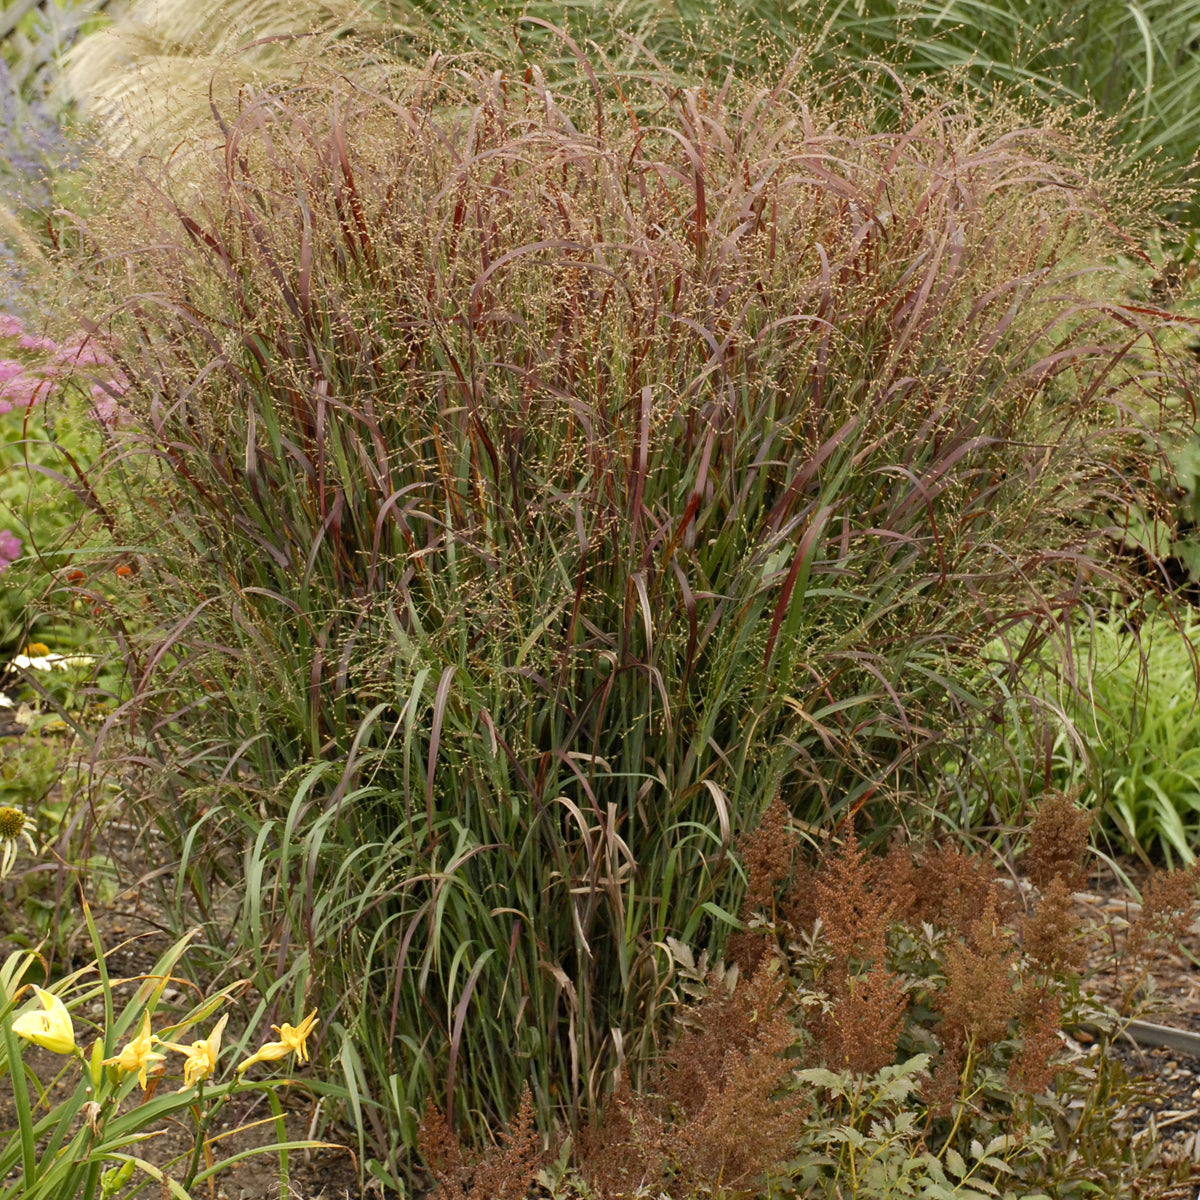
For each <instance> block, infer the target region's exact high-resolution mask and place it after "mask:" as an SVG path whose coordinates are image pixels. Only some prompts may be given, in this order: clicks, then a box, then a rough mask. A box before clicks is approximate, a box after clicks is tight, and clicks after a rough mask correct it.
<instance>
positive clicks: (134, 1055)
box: [104, 1012, 167, 1092]
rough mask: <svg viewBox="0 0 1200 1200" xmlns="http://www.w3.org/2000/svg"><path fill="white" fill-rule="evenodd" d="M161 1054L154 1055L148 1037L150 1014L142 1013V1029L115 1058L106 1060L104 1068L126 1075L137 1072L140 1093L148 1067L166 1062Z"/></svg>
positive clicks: (152, 1043)
mask: <svg viewBox="0 0 1200 1200" xmlns="http://www.w3.org/2000/svg"><path fill="white" fill-rule="evenodd" d="M166 1061H167V1060H166V1057H165V1056H164V1055H162V1054H155V1053H154V1039H153V1037H151V1035H150V1014H149V1013H148V1012H144V1013H142V1028H141V1029H140V1030H139V1031H138V1033H137V1034H136V1035H135V1036H134V1037H133V1038H131V1039H130V1041H129V1044H128V1045H127V1046H126V1047H125V1049H124V1050H122V1051H121V1053H120V1054H118V1055H117V1056H116V1057H115V1058H106V1059H105V1060H104V1065H105V1066H106V1067H120V1069H121V1070H122V1071H124V1072H125V1073H126V1074H127V1075H132V1074H133V1073H134V1072H135V1071H136V1072H137V1077H138V1083H139V1084H140V1085H141V1088H142V1091H143V1092H144V1091H145V1090H146V1086H147V1080H146V1072H147V1071H148V1070H149V1068H150V1067H153V1066H157V1065H158V1063H160V1062H166Z"/></svg>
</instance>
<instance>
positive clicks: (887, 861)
mask: <svg viewBox="0 0 1200 1200" xmlns="http://www.w3.org/2000/svg"><path fill="white" fill-rule="evenodd" d="M923 885H924V880H923V878H922V872H921V871H920V870H918V868H917V863H916V860H915V859H914V858H913V852H912V847H911V846H910V845H909V844H908V843H907V842H905V841H903V840H901V839H900V838H899V837H896V838H893V839H892V841H891V842H890V843H889V844H888V848H887V853H886V854H885V855H884V856H883V857H882V858H877V859H874V860H872V862H871V890H872V891H873V892H878V893H879V894H880V895H883V896H886V897H887V898H888V901H889V903H890V904H891V909H892V919H893V920H896V921H904V920H907V919H908V918H910V917H911V916H912V915H913V913H914V911H915V909H916V907H917V897H918V894H919V892H920V890H921V888H922V887H923Z"/></svg>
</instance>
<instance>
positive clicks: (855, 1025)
mask: <svg viewBox="0 0 1200 1200" xmlns="http://www.w3.org/2000/svg"><path fill="white" fill-rule="evenodd" d="M831 984H832V987H831V991H832V993H833V1007H832V1008H831V1010H830V1011H829V1012H827V1013H823V1014H822V1015H821V1016H819V1017H818V1018H817V1019H816V1023H815V1028H814V1034H815V1037H816V1049H817V1053H818V1055H819V1056H820V1059H821V1061H822V1062H823V1064H824V1065H825V1066H828V1067H830V1068H831V1069H833V1070H838V1071H844V1070H848V1071H853V1072H855V1074H859V1075H874V1074H875V1072H877V1071H879V1070H880V1069H882V1068H883V1067H886V1066H888V1065H889V1064H890V1063H893V1062H895V1061H896V1043H897V1041H898V1039H899V1037H900V1029H901V1026H902V1025H903V1023H904V1016H905V1012H906V1011H907V1008H908V996H907V993H906V991H905V987H904V981H903V980H902V979H900V978H899V977H898V976H896V975H894V974H892V972H891V971H889V970H888V969H887V967H886V966H884V965H883V964H882V963H874V964H872V966H871V968H870V970H868V971H866V972H865V973H863V974H859V975H848V974H846V973H845V972H838V973H837V975H835V976H834V978H833V979H832V980H831Z"/></svg>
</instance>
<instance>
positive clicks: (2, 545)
mask: <svg viewBox="0 0 1200 1200" xmlns="http://www.w3.org/2000/svg"><path fill="white" fill-rule="evenodd" d="M20 557H21V539H20V538H19V537H17V535H16V534H14V533H13V532H12V531H11V530H9V529H0V571H6V570H8V567H9V564H10V563H12V562H13V561H15V560H16V559H18V558H20Z"/></svg>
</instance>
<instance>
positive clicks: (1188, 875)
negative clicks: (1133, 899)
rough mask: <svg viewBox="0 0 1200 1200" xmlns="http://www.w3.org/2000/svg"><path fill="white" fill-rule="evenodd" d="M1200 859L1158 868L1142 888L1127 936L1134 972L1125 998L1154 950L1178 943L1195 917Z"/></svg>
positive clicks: (1127, 952) (1127, 954) (1127, 962)
mask: <svg viewBox="0 0 1200 1200" xmlns="http://www.w3.org/2000/svg"><path fill="white" fill-rule="evenodd" d="M1198 887H1200V859H1197V860H1196V861H1195V862H1194V863H1193V864H1192V865H1191V866H1190V867H1188V868H1186V869H1183V870H1175V871H1159V872H1157V873H1156V874H1154V875H1152V876H1151V877H1150V878H1149V879H1148V880H1147V881H1146V884H1145V886H1144V887H1143V888H1142V911H1141V912H1140V913H1139V914H1138V916H1137V917H1136V919H1135V920H1134V921H1133V922H1132V923H1131V924H1130V926H1129V931H1128V933H1127V934H1126V936H1125V955H1124V965H1125V966H1126V967H1128V968H1130V969H1132V971H1134V972H1135V974H1134V976H1133V977H1132V979H1131V980H1130V981H1129V982H1127V984H1126V1000H1128V998H1129V997H1130V996H1131V995H1132V994H1133V992H1134V991H1136V990H1137V988H1138V986H1139V985H1140V984H1141V982H1142V980H1143V979H1144V978H1145V974H1146V972H1147V971H1148V970H1149V968H1150V964H1151V962H1152V961H1153V959H1154V956H1155V954H1156V953H1157V952H1158V951H1159V950H1160V949H1163V948H1165V947H1168V946H1172V945H1175V944H1176V943H1178V942H1179V941H1180V939H1181V938H1183V936H1184V935H1185V934H1186V933H1187V932H1188V930H1189V929H1190V928H1191V925H1192V922H1193V921H1194V919H1195V911H1196V892H1197V888H1198Z"/></svg>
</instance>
